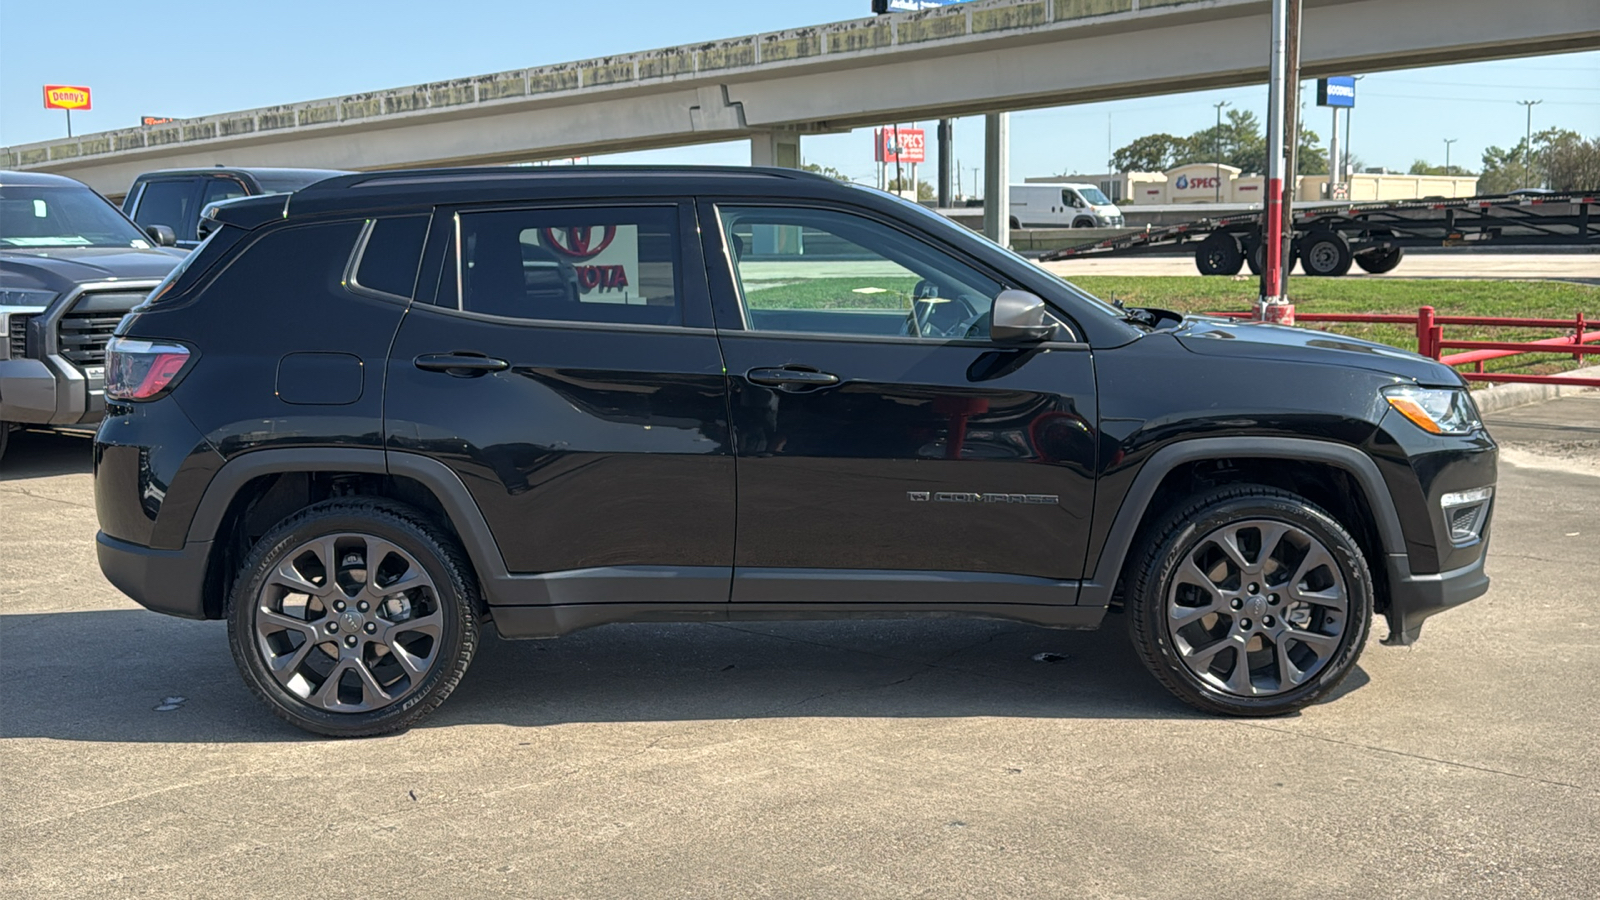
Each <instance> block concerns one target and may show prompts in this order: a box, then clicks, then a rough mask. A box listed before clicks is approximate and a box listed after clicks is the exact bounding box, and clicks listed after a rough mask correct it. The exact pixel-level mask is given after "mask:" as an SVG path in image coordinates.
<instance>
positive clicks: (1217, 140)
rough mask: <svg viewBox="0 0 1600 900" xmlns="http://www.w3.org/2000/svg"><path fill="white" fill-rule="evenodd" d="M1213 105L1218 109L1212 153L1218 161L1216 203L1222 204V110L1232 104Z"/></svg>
mask: <svg viewBox="0 0 1600 900" xmlns="http://www.w3.org/2000/svg"><path fill="white" fill-rule="evenodd" d="M1211 105H1212V106H1215V107H1216V108H1217V130H1216V131H1215V132H1214V139H1213V140H1212V141H1211V152H1212V153H1214V154H1215V156H1214V159H1216V161H1217V198H1216V202H1218V203H1221V202H1222V108H1223V107H1224V106H1229V105H1230V104H1229V103H1228V101H1226V100H1224V101H1222V102H1221V103H1213V104H1211Z"/></svg>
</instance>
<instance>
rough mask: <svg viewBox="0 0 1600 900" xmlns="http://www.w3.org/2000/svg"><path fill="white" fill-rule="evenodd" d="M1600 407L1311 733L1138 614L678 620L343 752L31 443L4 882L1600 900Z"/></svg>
mask: <svg viewBox="0 0 1600 900" xmlns="http://www.w3.org/2000/svg"><path fill="white" fill-rule="evenodd" d="M1596 402H1600V398H1596V397H1592V396H1591V397H1579V398H1572V399H1570V400H1561V401H1557V402H1555V403H1551V404H1547V405H1545V406H1542V407H1536V408H1532V409H1526V410H1516V411H1511V412H1509V413H1506V414H1504V415H1503V416H1502V417H1500V418H1499V419H1497V421H1496V424H1495V427H1496V428H1497V429H1499V428H1501V427H1502V421H1501V420H1503V421H1504V432H1505V436H1506V437H1507V438H1511V439H1514V440H1517V441H1520V442H1524V443H1519V444H1517V445H1516V446H1513V447H1512V449H1513V450H1515V451H1517V452H1518V453H1525V455H1524V456H1522V457H1518V456H1517V453H1513V454H1510V456H1511V457H1512V458H1513V459H1518V458H1520V459H1521V463H1519V464H1515V465H1507V466H1505V467H1504V468H1503V470H1502V475H1501V482H1500V493H1499V502H1498V513H1497V520H1496V523H1495V536H1494V544H1495V547H1494V551H1493V553H1492V555H1491V563H1490V570H1491V573H1492V575H1493V576H1494V578H1495V585H1494V588H1493V590H1492V592H1491V593H1490V594H1489V595H1488V596H1487V597H1485V598H1482V599H1480V600H1478V601H1475V602H1473V603H1471V604H1469V605H1467V606H1466V607H1463V608H1461V609H1459V610H1455V611H1453V612H1450V613H1448V614H1445V615H1443V616H1440V617H1439V618H1436V619H1434V620H1433V621H1432V622H1430V623H1429V624H1428V626H1427V628H1426V631H1425V633H1424V635H1423V639H1422V641H1421V642H1419V643H1418V644H1417V645H1415V646H1414V647H1411V648H1403V649H1402V648H1390V647H1382V646H1378V645H1377V643H1376V641H1374V642H1373V643H1371V644H1369V645H1368V647H1367V652H1366V654H1365V655H1364V656H1363V657H1362V660H1361V665H1360V669H1359V671H1357V672H1356V673H1355V674H1354V676H1353V677H1351V678H1350V679H1349V681H1348V682H1347V683H1346V686H1345V688H1344V689H1343V690H1342V691H1341V694H1340V696H1338V697H1336V698H1335V699H1333V700H1331V701H1330V702H1327V703H1325V704H1322V705H1319V706H1316V707H1313V708H1311V709H1309V710H1307V711H1305V712H1304V713H1303V714H1300V715H1297V716H1293V717H1290V718H1284V719H1275V720H1268V721H1236V720H1226V719H1218V718H1210V717H1206V716H1203V715H1198V714H1195V713H1193V712H1190V711H1189V710H1188V709H1187V708H1186V707H1184V706H1182V705H1180V704H1179V703H1177V702H1176V701H1174V700H1172V699H1170V698H1169V697H1168V696H1167V695H1166V694H1165V693H1164V692H1163V691H1162V690H1161V689H1160V688H1159V687H1158V686H1157V685H1156V684H1155V682H1154V681H1153V680H1152V679H1150V678H1149V677H1148V676H1147V675H1146V674H1145V672H1144V671H1143V670H1142V669H1141V668H1140V666H1139V664H1138V662H1137V661H1136V659H1135V657H1134V655H1133V653H1132V652H1131V650H1130V649H1129V647H1128V644H1127V641H1126V639H1125V638H1124V636H1123V633H1122V631H1121V627H1122V623H1121V621H1120V620H1114V621H1113V622H1112V623H1111V625H1110V626H1109V627H1108V628H1107V629H1105V630H1103V631H1102V632H1100V633H1096V634H1083V633H1065V632H1052V631H1048V630H1043V629H1036V628H1030V627H1025V626H1020V625H1014V624H1008V623H995V622H981V621H913V622H868V623H815V624H774V625H725V626H719V625H698V626H664V625H641V626H613V627H610V628H605V629H599V630H595V631H590V632H586V633H583V634H580V635H576V636H573V637H569V638H564V639H561V640H559V641H555V642H550V643H515V644H513V643H500V642H493V641H491V642H490V643H489V644H487V645H486V646H485V648H484V651H483V652H482V653H481V654H480V656H479V657H478V660H477V662H476V663H475V664H474V665H473V668H472V671H471V672H469V673H468V676H467V679H466V681H465V682H464V684H463V686H462V688H461V690H460V691H458V692H457V693H456V695H455V696H454V697H452V698H451V699H450V701H449V702H448V703H447V704H446V705H445V707H444V708H443V709H442V710H440V712H439V713H438V714H437V715H435V716H434V717H433V718H432V719H431V720H429V722H428V723H427V724H426V725H425V726H424V727H421V728H418V729H416V730H414V731H412V732H410V733H408V734H404V735H400V736H396V737H391V738H384V739H378V740H366V741H342V742H341V741H323V740H316V739H312V738H310V737H308V736H305V735H303V734H301V733H300V732H297V731H295V730H293V729H291V728H289V727H287V726H284V725H280V724H278V722H277V720H276V719H274V718H273V717H272V716H270V715H269V714H268V713H267V712H266V710H265V709H263V708H260V707H258V706H257V704H256V702H255V701H254V700H253V699H252V698H251V697H249V696H248V695H247V694H246V692H245V690H244V688H243V686H242V685H241V684H240V682H239V679H238V676H237V674H236V673H235V671H234V668H233V663H232V660H231V659H230V657H229V655H228V651H227V648H226V645H225V635H224V628H223V626H222V625H221V624H220V623H214V622H212V623H202V622H186V621H180V620H176V619H170V618H165V617H162V616H158V615H155V614H153V613H147V612H143V611H141V610H139V609H137V608H136V607H134V606H133V604H131V603H130V602H129V601H127V600H126V599H124V598H122V597H121V596H120V595H119V594H117V593H116V591H114V590H113V589H112V588H111V587H109V586H108V585H107V584H106V583H105V581H104V580H103V579H102V578H101V576H100V574H99V572H98V569H97V568H96V566H95V562H94V552H93V536H94V531H95V519H94V511H93V498H92V491H91V486H90V480H89V475H88V466H89V453H88V446H87V443H86V442H84V441H82V440H81V439H71V438H61V437H48V436H37V435H27V436H22V437H20V438H19V439H18V440H16V441H14V442H13V445H12V453H13V454H14V455H11V456H8V457H7V458H6V460H5V462H4V464H3V465H4V468H3V469H0V613H3V615H0V894H3V895H4V896H8V897H13V898H19V900H20V898H34V897H41V898H42V897H49V898H58V897H119V898H120V897H129V896H186V897H200V896H232V897H257V896H272V897H299V896H313V895H315V896H319V897H357V896H360V897H370V896H414V897H429V896H437V897H473V896H493V895H505V896H527V897H579V896H582V897H741V898H742V897H763V896H769V897H852V898H854V897H886V898H906V897H985V898H987V897H1040V896H1047V895H1048V896H1072V897H1183V898H1189V897H1197V896H1232V897H1283V898H1294V897H1318V898H1326V897H1362V898H1368V897H1403V898H1418V897H1512V896H1515V897H1559V898H1571V897H1593V896H1600V869H1597V867H1596V866H1595V862H1596V860H1600V743H1597V741H1596V736H1597V734H1600V713H1597V712H1596V701H1597V700H1600V593H1597V591H1596V589H1595V584H1594V579H1595V575H1596V572H1597V571H1600V569H1597V564H1596V559H1597V558H1600V474H1589V472H1590V468H1587V467H1588V466H1590V464H1591V463H1593V462H1594V461H1595V460H1596V459H1600V434H1597V433H1595V432H1596V431H1597V428H1596V425H1597V422H1600V419H1597V418H1596V415H1595V403H1596ZM1513 420H1514V421H1513ZM1556 445H1560V446H1559V447H1558V446H1556ZM1594 471H1595V472H1597V473H1600V467H1594ZM1377 631H1378V633H1382V631H1383V629H1382V628H1381V626H1380V627H1379V628H1378V629H1377ZM1042 652H1049V653H1055V654H1059V655H1061V656H1063V657H1064V659H1063V660H1062V661H1060V662H1054V663H1044V662H1035V661H1034V660H1033V657H1034V656H1035V654H1039V653H1042Z"/></svg>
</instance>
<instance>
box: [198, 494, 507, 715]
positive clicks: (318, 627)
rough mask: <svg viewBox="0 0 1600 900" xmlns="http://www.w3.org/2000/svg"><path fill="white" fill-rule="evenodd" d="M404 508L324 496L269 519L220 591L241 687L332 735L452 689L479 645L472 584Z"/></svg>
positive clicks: (458, 561)
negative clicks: (227, 590)
mask: <svg viewBox="0 0 1600 900" xmlns="http://www.w3.org/2000/svg"><path fill="white" fill-rule="evenodd" d="M471 572H472V569H471V568H470V567H469V566H468V565H467V563H466V561H465V559H464V558H463V556H462V553H461V551H460V550H459V549H458V548H457V547H456V545H455V544H454V542H452V541H450V540H449V539H448V538H446V537H444V536H442V535H441V534H440V533H439V532H438V531H437V530H436V529H435V528H434V527H433V526H432V525H430V524H429V523H428V522H427V520H426V519H424V518H423V517H422V516H421V515H419V514H417V513H416V512H415V511H414V510H411V509H409V508H407V507H404V506H401V505H399V504H395V503H390V502H387V501H383V500H373V499H360V498H349V499H338V500H328V501H324V502H322V503H319V504H316V505H314V506H311V507H309V508H307V509H305V510H303V511H301V512H299V513H296V514H295V515H293V516H291V517H290V518H288V519H286V520H285V521H283V522H282V523H280V524H279V525H278V526H276V527H275V528H273V529H272V530H271V531H270V532H268V533H267V534H266V535H265V536H263V537H262V538H261V540H259V541H257V542H256V545H255V547H254V548H252V550H251V551H250V554H249V556H248V557H247V558H246V560H245V562H244V565H243V566H242V567H241V570H240V573H239V577H238V579H237V580H236V582H235V584H234V588H233V591H232V593H231V595H230V596H229V598H228V611H227V618H228V640H229V644H230V646H231V647H232V649H233V657H234V661H235V662H236V663H238V666H239V671H240V672H241V673H243V675H244V680H245V683H246V684H247V685H248V686H249V687H250V690H251V691H252V692H253V693H255V694H256V696H258V697H260V698H261V699H262V700H264V701H266V703H267V705H268V706H269V707H271V708H272V711H273V712H275V713H277V715H278V716H279V717H281V718H283V719H284V720H286V721H288V722H290V723H291V724H293V725H296V726H298V727H300V728H303V729H305V730H307V731H312V732H316V733H317V734H323V735H328V736H331V737H364V736H369V735H376V734H384V733H388V732H393V731H399V730H402V729H405V728H409V727H411V726H412V725H414V724H416V722H417V721H418V720H420V719H421V718H423V717H424V716H426V715H427V714H428V713H429V712H432V711H433V710H434V709H435V708H437V707H438V706H439V704H441V703H443V702H444V700H445V698H446V697H448V696H449V695H450V692H451V691H453V690H454V689H455V686H456V684H457V683H458V682H459V681H460V680H461V676H462V675H463V674H464V673H465V672H466V670H467V666H468V664H469V663H471V661H472V655H473V652H474V651H475V650H476V649H477V646H478V626H477V617H476V614H475V612H474V609H475V606H476V600H477V587H476V582H475V581H474V580H473V577H472V574H471Z"/></svg>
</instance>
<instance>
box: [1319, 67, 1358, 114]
mask: <svg viewBox="0 0 1600 900" xmlns="http://www.w3.org/2000/svg"><path fill="white" fill-rule="evenodd" d="M1317 105H1318V106H1343V107H1353V106H1355V105H1356V79H1355V76H1354V75H1335V76H1334V77H1332V78H1319V79H1317Z"/></svg>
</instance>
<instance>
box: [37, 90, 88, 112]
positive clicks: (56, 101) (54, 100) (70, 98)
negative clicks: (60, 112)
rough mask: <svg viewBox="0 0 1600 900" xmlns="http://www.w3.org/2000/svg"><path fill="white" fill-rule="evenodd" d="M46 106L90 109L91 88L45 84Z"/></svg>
mask: <svg viewBox="0 0 1600 900" xmlns="http://www.w3.org/2000/svg"><path fill="white" fill-rule="evenodd" d="M44 108H45V109H67V110H72V109H90V108H92V107H91V105H90V103H89V89H88V88H86V87H74V86H72V85H68V84H47V85H45V86H44Z"/></svg>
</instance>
